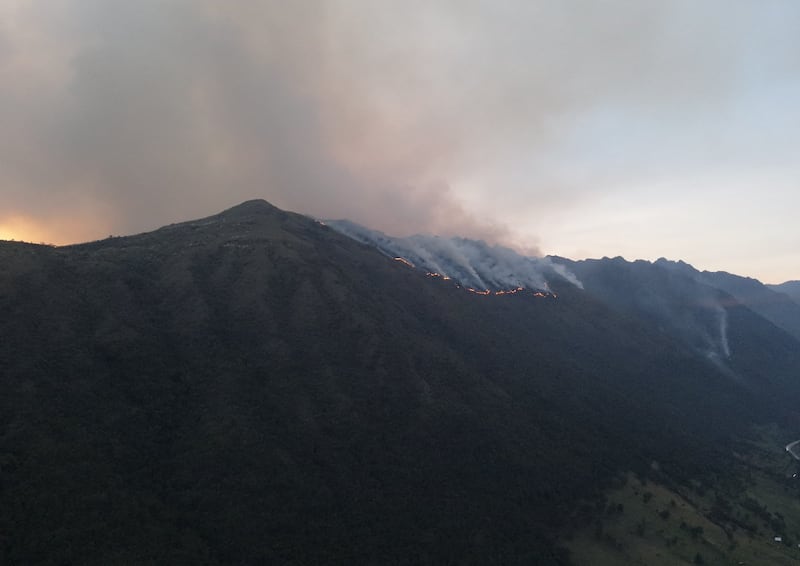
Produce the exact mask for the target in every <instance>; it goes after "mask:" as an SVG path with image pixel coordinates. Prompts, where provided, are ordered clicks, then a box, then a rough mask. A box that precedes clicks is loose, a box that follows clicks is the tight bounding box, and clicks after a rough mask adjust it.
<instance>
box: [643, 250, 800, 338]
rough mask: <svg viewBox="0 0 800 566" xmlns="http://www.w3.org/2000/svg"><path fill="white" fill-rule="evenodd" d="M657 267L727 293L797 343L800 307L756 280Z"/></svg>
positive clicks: (669, 265)
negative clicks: (680, 273)
mask: <svg viewBox="0 0 800 566" xmlns="http://www.w3.org/2000/svg"><path fill="white" fill-rule="evenodd" d="M656 263H657V264H659V265H662V266H664V267H667V268H670V269H674V270H678V271H680V272H682V273H684V274H685V275H687V276H689V277H691V278H693V279H695V280H697V281H700V282H702V283H705V284H707V285H710V286H712V287H715V288H717V289H720V290H722V291H724V292H726V293H728V294H729V295H730V296H731V297H733V299H734V300H735V302H736V303H737V304H740V305H743V306H745V307H747V308H749V309H750V310H752V311H753V312H756V313H758V314H760V315H761V316H763V317H764V318H766V319H767V320H769V321H770V322H772V323H773V324H775V325H776V326H778V327H780V328H782V329H784V330H785V331H787V332H788V333H789V334H791V335H792V336H794V337H795V338H797V339H798V340H800V304H797V303H796V302H794V301H792V300H790V299H788V298H787V297H786V295H785V294H782V293H780V292H776V290H775V289H774V288H772V287H770V286H769V285H764V284H763V283H761V282H760V281H758V280H757V279H752V278H750V277H741V276H739V275H733V274H731V273H727V272H724V271H717V272H710V271H702V272H701V271H698V270H697V269H695V268H694V267H692V266H690V265H689V264H687V263H684V262H682V261H679V262H671V261H668V260H666V259H663V258H662V259H659V260H658V261H657V262H656Z"/></svg>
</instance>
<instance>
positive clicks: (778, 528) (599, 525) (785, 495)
mask: <svg viewBox="0 0 800 566" xmlns="http://www.w3.org/2000/svg"><path fill="white" fill-rule="evenodd" d="M783 445H784V443H783V442H782V435H781V433H780V431H779V430H778V429H776V428H762V429H759V430H757V431H754V433H753V437H752V439H750V440H749V441H747V442H743V443H742V445H741V453H740V454H737V456H738V458H739V460H740V465H739V466H738V467H737V468H736V469H735V470H731V472H732V473H731V476H730V477H727V478H725V479H724V480H720V481H719V482H715V484H714V485H704V484H701V483H700V482H692V483H691V485H666V484H667V483H670V482H668V481H663V482H662V481H658V480H655V481H654V480H652V479H645V478H642V477H636V476H635V475H634V474H628V475H627V476H625V477H624V478H620V482H619V484H618V486H616V487H615V488H613V489H610V490H608V491H607V492H606V494H605V498H604V500H602V501H600V502H594V503H593V506H594V510H595V512H594V513H593V520H592V521H591V523H589V524H584V525H582V526H580V527H578V528H575V529H572V530H571V531H570V532H569V533H568V534H566V535H565V536H564V537H563V539H562V544H563V545H564V546H565V547H566V548H568V549H569V551H570V555H571V558H572V560H573V562H574V563H575V564H577V565H591V566H604V565H612V564H614V565H616V564H641V565H648V566H658V565H664V566H667V565H674V564H725V565H727V564H787V565H788V564H798V563H800V483H798V482H799V481H800V480H798V479H796V478H792V474H793V473H794V471H795V470H796V469H798V468H797V466H796V465H795V463H794V461H793V460H792V459H791V457H790V456H789V455H788V454H787V453H786V452H785V451H784V449H783ZM654 471H656V472H657V471H658V465H657V464H656V463H654ZM653 475H654V476H655V477H659V476H661V474H659V473H654V474H653ZM661 477H663V476H661ZM584 519H585V517H584ZM586 522H587V523H588V521H586ZM775 537H780V538H781V541H780V542H777V541H776V540H775Z"/></svg>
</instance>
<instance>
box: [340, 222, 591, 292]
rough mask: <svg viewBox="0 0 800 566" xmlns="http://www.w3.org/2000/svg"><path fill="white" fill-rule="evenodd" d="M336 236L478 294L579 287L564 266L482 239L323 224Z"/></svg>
mask: <svg viewBox="0 0 800 566" xmlns="http://www.w3.org/2000/svg"><path fill="white" fill-rule="evenodd" d="M326 223H327V224H328V225H329V226H331V227H332V228H334V229H335V230H338V231H339V232H341V233H343V234H345V235H347V236H350V237H351V238H353V239H355V240H358V241H360V242H363V243H366V244H370V245H372V246H374V247H376V248H378V249H379V250H380V251H381V252H383V253H384V254H386V255H387V256H389V257H401V258H403V259H405V260H408V261H410V262H411V263H413V264H414V265H415V266H417V267H418V268H420V269H424V270H425V271H428V272H431V273H438V274H439V275H442V276H443V277H449V278H451V279H453V280H455V281H458V282H459V283H461V284H462V285H464V286H466V287H472V288H474V289H477V290H485V289H488V290H491V291H498V290H507V289H516V288H518V287H523V288H526V289H533V290H542V291H549V290H550V285H549V282H548V281H556V280H564V281H567V282H569V283H571V284H572V285H575V286H576V287H578V288H581V289H582V288H583V284H582V283H581V282H580V281H579V280H578V278H577V277H576V276H575V275H574V274H573V273H571V272H570V271H569V270H568V269H567V268H566V267H565V266H563V265H558V264H555V263H553V262H552V261H551V260H550V259H549V258H536V257H527V256H523V255H520V254H518V253H517V252H515V251H514V250H511V249H509V248H506V247H503V246H496V245H489V244H487V243H486V242H484V241H482V240H470V239H466V238H444V237H439V236H424V235H416V236H409V237H407V238H393V237H391V236H387V235H386V234H383V233H382V232H377V231H373V230H369V229H368V228H364V227H363V226H359V225H357V224H354V223H352V222H349V221H346V220H334V221H330V220H326Z"/></svg>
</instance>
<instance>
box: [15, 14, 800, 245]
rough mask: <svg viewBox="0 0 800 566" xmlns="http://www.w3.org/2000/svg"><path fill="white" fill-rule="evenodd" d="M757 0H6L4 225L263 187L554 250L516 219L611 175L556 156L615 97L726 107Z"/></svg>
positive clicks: (142, 215) (112, 224)
mask: <svg viewBox="0 0 800 566" xmlns="http://www.w3.org/2000/svg"><path fill="white" fill-rule="evenodd" d="M748 6H750V7H751V8H752V7H753V6H755V4H752V5H750V4H748V3H747V2H744V3H737V8H735V9H734V8H733V7H732V6H730V5H729V4H728V3H727V2H714V1H712V2H704V3H702V5H699V6H698V3H696V2H688V1H681V0H678V1H676V2H669V3H667V2H663V3H662V2H658V3H656V2H638V1H637V2H628V1H621V0H620V1H615V2H604V3H598V2H594V1H590V0H573V1H570V2H543V1H540V2H539V1H521V0H520V1H508V2H500V3H498V2H489V1H488V0H487V1H484V0H444V1H439V2H429V1H423V0H407V1H405V2H395V1H393V0H392V1H389V0H370V1H356V0H325V1H321V0H320V1H311V0H292V1H291V2H285V1H278V0H274V1H253V2H217V1H211V0H136V1H135V2H130V1H121V0H31V1H29V2H15V1H13V0H0V122H2V124H3V136H2V137H0V199H2V210H0V225H2V222H3V221H6V222H12V221H14V219H15V218H16V219H17V222H18V223H19V222H23V221H29V222H34V223H37V225H38V226H39V228H40V229H42V230H44V229H43V228H42V227H43V226H44V227H49V232H48V231H47V230H44V231H45V232H46V233H47V234H48V235H50V234H52V237H53V238H54V239H58V240H60V241H64V240H65V239H73V240H74V239H85V238H89V237H102V236H104V235H106V233H108V232H114V233H127V232H131V231H138V230H145V229H151V228H154V227H157V226H159V225H162V224H165V223H168V222H173V221H176V220H181V219H187V218H191V217H196V216H201V215H205V214H210V213H213V212H216V211H218V210H221V209H223V208H225V207H228V206H232V205H233V204H236V203H237V202H240V201H243V200H245V199H248V198H256V197H259V198H266V199H268V200H270V201H272V202H273V203H274V204H276V205H277V206H280V207H283V208H288V209H292V210H297V211H300V212H304V213H307V214H310V215H314V216H317V217H337V218H339V217H347V218H351V219H353V220H355V221H357V222H360V223H362V224H365V225H368V226H370V227H372V228H376V229H380V230H383V231H385V232H387V233H391V234H396V235H400V236H402V235H410V234H413V233H433V234H442V235H456V234H458V235H462V236H468V237H472V238H478V239H483V240H486V241H487V242H491V243H500V244H503V245H507V246H511V247H513V248H514V249H516V250H519V251H522V252H523V253H525V254H526V255H535V254H536V253H537V252H538V250H537V248H536V246H537V239H536V237H535V235H534V234H532V233H530V231H529V232H527V233H525V234H520V233H518V232H516V231H515V230H512V229H511V228H509V224H517V223H519V222H521V220H523V219H524V220H525V221H526V222H528V223H530V224H533V225H535V224H536V221H537V220H538V219H541V218H544V217H545V216H547V215H548V213H550V212H552V211H553V210H558V209H563V208H564V207H569V206H570V203H572V202H576V201H585V200H587V199H591V198H592V190H593V189H592V187H593V186H594V184H595V183H596V182H597V180H598V178H597V177H591V178H590V177H588V176H587V175H586V174H585V173H582V172H581V171H582V169H581V168H579V167H577V168H570V167H569V158H570V154H569V152H568V151H567V152H566V153H559V154H557V155H556V154H553V153H552V152H551V150H550V149H548V148H551V147H553V144H559V143H560V144H562V146H563V147H566V148H567V149H568V148H569V147H570V143H572V142H571V141H570V139H571V138H570V136H571V134H572V133H574V131H575V128H576V124H578V123H582V122H583V121H584V119H585V117H586V116H590V115H593V112H594V111H595V110H596V109H597V108H599V107H602V108H630V109H631V112H633V113H634V114H636V113H644V114H647V113H652V112H656V113H659V114H661V115H667V114H669V113H671V112H680V113H681V114H687V113H688V114H691V113H693V112H702V111H704V110H705V109H707V108H708V107H712V106H714V107H716V106H719V105H723V106H724V104H725V100H726V93H727V92H728V89H729V88H730V86H731V83H732V81H735V80H737V79H738V77H739V76H740V73H739V70H740V69H739V68H738V67H737V66H736V63H735V61H736V60H737V55H738V54H740V52H741V48H740V46H739V44H740V39H741V37H743V36H745V35H747V34H748V33H750V31H751V30H749V26H750V16H751V13H750V11H748V10H749V9H748ZM721 12H725V13H726V25H725V26H714V25H713V22H714V19H715V18H718V17H719V14H720V13H721ZM783 63H784V62H783V61H779V62H777V63H775V64H783ZM795 63H796V62H795ZM593 123H596V121H595V122H593ZM633 141H634V142H635V141H636V140H633ZM563 144H566V145H563ZM612 145H613V144H612ZM706 145H710V144H706ZM562 146H559V147H562ZM616 147H617V149H616V150H615V151H618V152H620V153H624V152H625V147H623V145H618V146H616ZM667 149H669V148H667ZM614 155H616V154H614ZM614 155H611V156H610V161H609V162H611V163H613V162H614V159H617V160H618V157H619V156H617V157H614ZM667 155H668V154H667ZM629 169H630V171H628V173H627V174H630V175H636V174H637V171H635V168H634V167H630V168H629ZM585 170H586V169H585V168H584V169H583V171H585ZM596 173H597V171H596V170H594V173H593V175H594V174H596ZM600 174H601V177H602V175H604V174H607V175H608V176H611V177H613V175H614V174H615V173H614V172H613V171H612V172H605V173H604V172H603V170H601V171H600ZM25 219H27V220H25ZM498 219H503V221H500V220H498ZM40 231H41V230H40Z"/></svg>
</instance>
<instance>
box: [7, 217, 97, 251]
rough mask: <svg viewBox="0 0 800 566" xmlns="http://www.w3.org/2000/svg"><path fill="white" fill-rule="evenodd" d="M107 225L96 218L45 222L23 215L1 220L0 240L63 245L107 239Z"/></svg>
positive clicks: (58, 219) (57, 219) (62, 218)
mask: <svg viewBox="0 0 800 566" xmlns="http://www.w3.org/2000/svg"><path fill="white" fill-rule="evenodd" d="M107 234H108V226H107V225H106V223H105V222H103V221H99V220H98V219H97V217H96V216H92V215H82V216H73V215H65V216H64V217H61V218H55V219H52V220H49V221H43V220H38V219H34V218H31V217H29V216H23V215H10V216H3V217H0V240H6V241H12V240H13V241H17V242H29V243H34V244H52V245H56V246H62V245H67V244H75V243H80V242H88V241H92V240H97V239H99V238H103V237H105V235H107Z"/></svg>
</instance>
